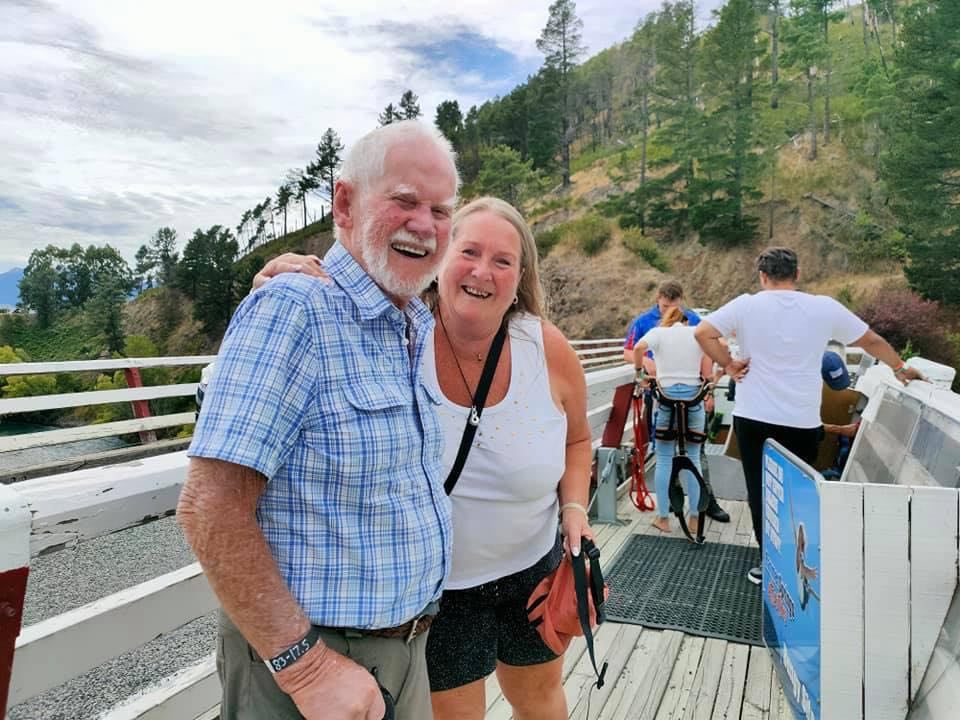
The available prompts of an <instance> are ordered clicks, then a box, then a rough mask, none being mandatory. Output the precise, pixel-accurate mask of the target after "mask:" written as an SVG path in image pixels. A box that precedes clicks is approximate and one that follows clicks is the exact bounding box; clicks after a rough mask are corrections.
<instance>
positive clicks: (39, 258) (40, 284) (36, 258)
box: [18, 245, 63, 328]
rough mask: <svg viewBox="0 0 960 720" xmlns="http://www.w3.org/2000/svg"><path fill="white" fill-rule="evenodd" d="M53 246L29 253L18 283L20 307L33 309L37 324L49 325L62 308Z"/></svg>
mask: <svg viewBox="0 0 960 720" xmlns="http://www.w3.org/2000/svg"><path fill="white" fill-rule="evenodd" d="M55 249H56V248H54V246H52V245H48V246H47V247H46V248H45V249H43V250H34V251H33V252H31V253H30V259H29V260H28V261H27V267H26V268H24V270H23V277H21V278H20V282H19V285H18V288H19V291H20V302H19V306H20V307H21V308H26V309H28V310H33V311H34V312H35V313H36V314H37V325H38V326H39V327H41V328H47V327H50V325H51V323H53V321H54V319H55V318H56V317H57V314H58V313H59V312H60V311H61V309H62V308H63V298H62V297H61V296H60V289H59V285H58V282H57V281H58V276H57V271H56V270H55V269H54V254H53V253H52V252H51V250H55Z"/></svg>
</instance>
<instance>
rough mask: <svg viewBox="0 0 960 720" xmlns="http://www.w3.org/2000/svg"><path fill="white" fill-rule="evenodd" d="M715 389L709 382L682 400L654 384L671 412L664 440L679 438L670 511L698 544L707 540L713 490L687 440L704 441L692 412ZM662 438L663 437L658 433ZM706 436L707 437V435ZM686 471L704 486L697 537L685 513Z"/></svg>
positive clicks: (659, 400) (664, 406)
mask: <svg viewBox="0 0 960 720" xmlns="http://www.w3.org/2000/svg"><path fill="white" fill-rule="evenodd" d="M711 388H712V386H711V385H710V384H709V383H704V384H703V385H702V386H701V387H700V391H699V392H698V393H697V394H696V396H695V397H692V398H690V399H689V400H682V399H679V398H671V397H669V396H668V395H664V393H663V392H662V391H661V390H660V387H659V386H658V385H653V393H654V395H655V396H656V398H657V401H658V402H660V403H661V405H662V407H663V409H666V410H667V411H668V412H669V413H670V421H669V423H668V427H667V430H666V432H665V433H664V434H663V437H662V439H665V440H673V439H676V441H677V453H676V455H674V456H673V462H672V464H671V466H670V486H669V497H670V510H671V512H673V514H674V515H676V516H677V521H678V522H679V523H680V529H681V530H682V531H683V534H684V535H686V536H687V539H688V540H689V541H690V542H692V543H694V544H695V545H703V543H704V530H705V527H704V526H705V524H706V522H705V521H706V517H707V512H706V511H707V506H708V505H709V503H710V496H711V491H710V486H709V485H707V482H706V480H705V479H704V477H703V474H702V473H701V472H700V470H698V469H697V466H696V465H694V463H693V460H691V459H690V457H689V456H688V455H687V440H690V441H691V442H702V440H700V439H699V436H701V435H703V434H702V433H699V432H696V431H691V430H690V427H689V421H690V419H689V415H688V411H689V409H690V407H692V406H693V405H696V404H697V403H699V402H701V401H702V400H703V398H704V397H706V395H707V393H708V392H709V391H710V389H711ZM658 437H661V436H660V435H659V434H658ZM703 437H704V439H706V436H705V435H704V436H703ZM683 470H687V471H688V472H690V473H691V474H692V475H693V476H694V478H696V480H697V483H698V484H699V485H700V502H699V506H698V507H697V508H696V510H697V513H698V514H697V518H698V520H697V536H696V537H694V536H693V535H692V534H691V532H690V528H689V527H688V526H687V518H686V516H685V515H684V513H683V499H684V494H683V486H682V485H681V484H680V473H681V472H682V471H683ZM693 509H694V508H690V510H691V511H693Z"/></svg>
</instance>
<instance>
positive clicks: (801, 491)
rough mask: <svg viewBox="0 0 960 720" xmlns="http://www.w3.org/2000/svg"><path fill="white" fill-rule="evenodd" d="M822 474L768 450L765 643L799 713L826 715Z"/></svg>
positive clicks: (811, 717)
mask: <svg viewBox="0 0 960 720" xmlns="http://www.w3.org/2000/svg"><path fill="white" fill-rule="evenodd" d="M822 481H823V478H822V477H821V476H820V474H819V473H818V472H817V471H816V470H814V469H813V468H811V467H810V466H809V465H807V464H806V463H804V462H802V461H801V460H800V459H799V458H797V457H796V456H795V455H793V453H790V452H789V451H787V450H785V449H784V448H783V447H782V446H781V445H779V444H778V443H775V442H771V441H769V440H768V441H767V442H766V443H765V444H764V448H763V502H764V508H763V518H764V520H763V523H764V531H763V586H762V587H763V640H764V642H765V643H766V645H767V647H768V648H769V649H770V653H771V656H772V659H773V664H774V667H775V668H776V670H777V674H778V675H779V677H780V683H781V685H782V686H783V692H784V694H785V695H786V696H787V698H788V699H789V700H790V704H791V705H792V706H793V712H794V714H795V715H796V717H797V718H806V719H807V720H815V719H816V720H819V718H820V493H819V490H818V483H819V482H822Z"/></svg>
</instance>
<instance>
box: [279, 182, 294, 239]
mask: <svg viewBox="0 0 960 720" xmlns="http://www.w3.org/2000/svg"><path fill="white" fill-rule="evenodd" d="M291 200H293V188H292V187H291V186H290V183H288V182H285V183H283V184H282V185H280V187H279V188H277V205H276V208H277V212H278V213H282V214H283V234H284V236H286V234H287V208H288V207H290V201H291Z"/></svg>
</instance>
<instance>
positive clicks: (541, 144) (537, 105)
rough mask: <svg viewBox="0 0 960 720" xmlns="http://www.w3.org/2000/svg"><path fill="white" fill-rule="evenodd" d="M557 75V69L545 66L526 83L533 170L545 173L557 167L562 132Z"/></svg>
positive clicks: (528, 146)
mask: <svg viewBox="0 0 960 720" xmlns="http://www.w3.org/2000/svg"><path fill="white" fill-rule="evenodd" d="M558 75H559V71H558V70H557V69H555V68H552V67H550V66H549V65H544V66H543V67H542V68H540V71H539V72H538V73H537V74H536V75H534V76H533V77H532V78H530V80H529V81H528V83H527V85H528V88H527V104H528V107H529V108H530V111H529V117H528V119H527V153H528V157H529V158H530V160H531V161H532V162H533V167H534V168H535V169H537V170H543V171H545V172H553V171H554V170H555V169H556V167H557V155H558V154H559V152H560V146H561V137H562V135H561V133H562V132H563V125H562V123H561V120H560V115H561V113H560V107H561V98H560V81H559V78H558Z"/></svg>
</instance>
